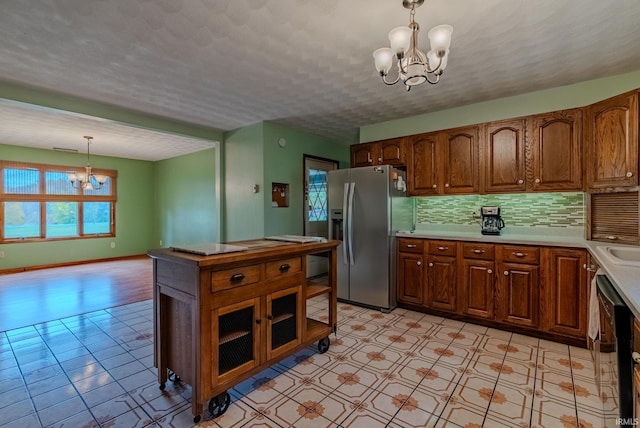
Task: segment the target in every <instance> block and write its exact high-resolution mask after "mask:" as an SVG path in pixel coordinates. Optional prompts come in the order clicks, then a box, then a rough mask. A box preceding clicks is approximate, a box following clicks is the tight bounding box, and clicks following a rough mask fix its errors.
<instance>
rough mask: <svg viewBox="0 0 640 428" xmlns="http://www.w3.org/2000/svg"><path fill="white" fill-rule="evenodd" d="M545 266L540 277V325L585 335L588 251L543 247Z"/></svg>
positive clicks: (561, 331) (544, 327) (545, 327)
mask: <svg viewBox="0 0 640 428" xmlns="http://www.w3.org/2000/svg"><path fill="white" fill-rule="evenodd" d="M542 257H543V260H544V264H545V266H546V269H545V270H544V272H543V278H542V290H543V292H542V305H541V307H542V309H543V312H542V328H543V330H544V331H547V332H551V333H558V334H563V335H569V336H576V337H580V336H582V337H585V336H586V334H587V308H588V305H589V278H588V275H587V273H588V272H587V270H586V267H587V251H586V250H581V249H573V248H544V249H543V255H542Z"/></svg>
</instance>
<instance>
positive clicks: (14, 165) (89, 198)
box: [0, 160, 118, 244]
mask: <svg viewBox="0 0 640 428" xmlns="http://www.w3.org/2000/svg"><path fill="white" fill-rule="evenodd" d="M5 169H31V170H37V171H38V173H39V176H40V178H39V193H37V194H13V193H5V190H4V189H5V187H4V184H5V183H4V176H5V174H4V170H5ZM80 169H81V168H79V167H77V166H64V165H49V164H40V163H31V162H15V161H6V160H0V244H13V243H20V242H50V241H63V240H71V239H90V238H103V237H115V236H116V202H117V200H118V192H117V178H118V171H117V170H112V169H102V168H93V167H92V168H91V170H92V172H93V173H94V174H103V175H106V176H108V177H109V181H110V183H109V186H110V189H111V194H110V195H85V194H84V193H83V190H82V189H77V190H76V193H75V194H67V195H61V194H47V193H46V185H47V183H46V173H47V172H62V173H68V172H72V171H77V170H80ZM5 202H36V203H39V204H40V236H37V237H28V238H6V236H5V235H6V232H5V224H4V220H5V212H4V210H5V204H4V203H5ZM47 202H76V203H77V204H78V205H77V207H78V213H77V222H78V235H76V236H56V237H50V238H47V237H46V233H47V216H46V204H47ZM85 202H109V203H110V204H111V209H110V213H109V222H110V227H109V229H110V231H109V232H108V233H106V232H105V233H90V234H87V233H85V232H84V203H85Z"/></svg>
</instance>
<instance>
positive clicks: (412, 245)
mask: <svg viewBox="0 0 640 428" xmlns="http://www.w3.org/2000/svg"><path fill="white" fill-rule="evenodd" d="M416 247H417V245H415V244H407V248H416Z"/></svg>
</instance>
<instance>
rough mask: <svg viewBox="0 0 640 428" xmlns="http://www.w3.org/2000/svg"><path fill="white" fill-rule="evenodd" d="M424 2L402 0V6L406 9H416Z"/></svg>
mask: <svg viewBox="0 0 640 428" xmlns="http://www.w3.org/2000/svg"><path fill="white" fill-rule="evenodd" d="M422 3H424V0H402V5H403V6H404V7H405V9H415V8H418V7H420V6H422Z"/></svg>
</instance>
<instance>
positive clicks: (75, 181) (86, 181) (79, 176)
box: [67, 135, 109, 190]
mask: <svg viewBox="0 0 640 428" xmlns="http://www.w3.org/2000/svg"><path fill="white" fill-rule="evenodd" d="M82 138H85V139H86V140H87V166H85V167H84V168H83V169H84V172H75V171H74V172H68V173H67V177H68V178H69V181H71V185H72V186H73V188H74V189H83V190H99V189H100V188H102V186H103V185H104V183H105V182H106V181H107V179H108V178H109V176H107V175H101V174H94V173H93V172H92V171H91V162H90V160H91V159H90V156H91V153H90V148H89V146H90V145H91V140H93V137H91V136H89V135H85V136H84V137H82Z"/></svg>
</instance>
